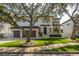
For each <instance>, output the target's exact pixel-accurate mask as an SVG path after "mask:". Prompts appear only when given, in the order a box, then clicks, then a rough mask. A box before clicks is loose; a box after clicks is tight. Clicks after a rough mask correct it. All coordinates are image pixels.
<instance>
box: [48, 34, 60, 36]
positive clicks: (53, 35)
mask: <svg viewBox="0 0 79 59" xmlns="http://www.w3.org/2000/svg"><path fill="white" fill-rule="evenodd" d="M49 37H61V35H56V34H53V35H49Z"/></svg>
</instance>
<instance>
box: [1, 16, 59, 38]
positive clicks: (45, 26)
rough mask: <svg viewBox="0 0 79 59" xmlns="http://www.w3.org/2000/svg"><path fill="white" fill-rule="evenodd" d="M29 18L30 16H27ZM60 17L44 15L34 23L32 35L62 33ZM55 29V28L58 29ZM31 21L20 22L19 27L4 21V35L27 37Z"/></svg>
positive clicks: (42, 35)
mask: <svg viewBox="0 0 79 59" xmlns="http://www.w3.org/2000/svg"><path fill="white" fill-rule="evenodd" d="M27 19H29V18H27ZM60 27H61V26H60V18H54V17H53V16H42V17H40V18H39V19H38V21H37V22H36V23H35V24H34V26H33V28H32V33H31V37H49V36H50V35H52V34H60V31H61V30H60ZM56 29H57V31H58V32H56V31H54V30H56ZM28 32H29V23H28V22H27V21H25V20H21V21H20V22H18V27H14V26H11V25H10V24H8V23H3V30H2V31H1V33H4V37H11V38H25V37H27V36H28Z"/></svg>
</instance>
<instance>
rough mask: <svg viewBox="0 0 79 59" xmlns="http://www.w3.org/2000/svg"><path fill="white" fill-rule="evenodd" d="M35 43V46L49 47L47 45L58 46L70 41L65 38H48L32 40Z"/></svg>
mask: <svg viewBox="0 0 79 59" xmlns="http://www.w3.org/2000/svg"><path fill="white" fill-rule="evenodd" d="M32 41H34V42H36V44H37V46H43V45H49V44H57V43H58V44H59V43H68V42H71V41H72V40H69V39H66V38H48V39H39V40H32Z"/></svg>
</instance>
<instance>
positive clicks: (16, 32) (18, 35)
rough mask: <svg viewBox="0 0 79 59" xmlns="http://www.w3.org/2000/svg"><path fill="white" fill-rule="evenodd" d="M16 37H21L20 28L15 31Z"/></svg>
mask: <svg viewBox="0 0 79 59" xmlns="http://www.w3.org/2000/svg"><path fill="white" fill-rule="evenodd" d="M13 33H14V37H16V38H17V37H20V31H19V30H15V31H14V32H13Z"/></svg>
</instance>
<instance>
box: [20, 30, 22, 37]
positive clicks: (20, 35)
mask: <svg viewBox="0 0 79 59" xmlns="http://www.w3.org/2000/svg"><path fill="white" fill-rule="evenodd" d="M20 38H22V29H20Z"/></svg>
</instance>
